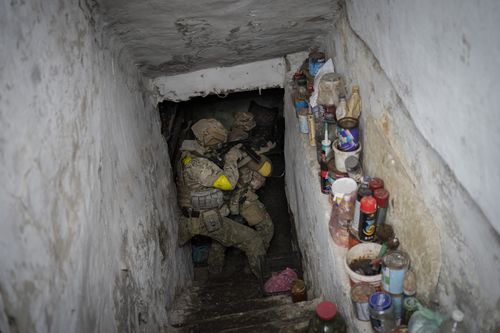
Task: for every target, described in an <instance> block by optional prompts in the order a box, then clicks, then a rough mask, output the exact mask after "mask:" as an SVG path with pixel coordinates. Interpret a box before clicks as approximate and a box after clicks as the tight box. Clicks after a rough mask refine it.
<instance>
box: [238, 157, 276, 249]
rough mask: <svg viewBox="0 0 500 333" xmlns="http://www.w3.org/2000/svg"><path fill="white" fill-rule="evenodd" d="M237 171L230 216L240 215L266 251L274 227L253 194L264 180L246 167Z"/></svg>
mask: <svg viewBox="0 0 500 333" xmlns="http://www.w3.org/2000/svg"><path fill="white" fill-rule="evenodd" d="M239 170H240V178H239V180H238V187H237V189H236V190H235V191H234V192H233V195H232V196H231V200H230V204H229V209H230V211H231V214H233V215H238V214H240V215H241V216H242V217H243V218H244V219H245V221H246V222H247V223H248V225H249V226H252V227H254V228H255V230H256V231H257V233H258V234H259V235H260V237H261V238H262V241H263V242H264V245H265V247H266V249H267V248H269V244H270V243H271V240H272V238H273V235H274V225H273V221H272V220H271V217H270V216H269V213H268V212H267V210H266V207H265V206H264V204H263V203H262V202H260V201H259V196H258V195H257V194H256V193H255V191H256V190H257V189H259V188H260V187H261V186H262V185H264V182H265V178H264V177H262V176H261V175H259V174H258V173H257V172H256V171H254V170H252V169H250V168H249V167H247V166H244V167H242V168H240V169H239Z"/></svg>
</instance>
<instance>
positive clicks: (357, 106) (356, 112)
mask: <svg viewBox="0 0 500 333" xmlns="http://www.w3.org/2000/svg"><path fill="white" fill-rule="evenodd" d="M360 114H361V97H360V96H359V86H357V85H355V86H352V93H351V96H350V97H349V100H348V101H347V116H348V117H352V118H356V119H357V118H359V116H360Z"/></svg>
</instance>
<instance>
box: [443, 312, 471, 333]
mask: <svg viewBox="0 0 500 333" xmlns="http://www.w3.org/2000/svg"><path fill="white" fill-rule="evenodd" d="M463 320H464V313H463V312H462V311H460V310H458V309H455V310H453V312H452V313H451V318H448V319H446V320H445V321H444V322H443V323H442V324H441V326H440V327H439V332H440V333H465V332H466V331H465V327H464V324H463V323H462V321H463Z"/></svg>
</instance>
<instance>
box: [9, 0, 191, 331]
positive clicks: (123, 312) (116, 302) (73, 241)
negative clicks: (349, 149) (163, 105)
mask: <svg viewBox="0 0 500 333" xmlns="http://www.w3.org/2000/svg"><path fill="white" fill-rule="evenodd" d="M87 3H92V2H86V1H80V2H73V1H57V2H56V1H41V0H33V1H2V2H1V3H0V43H1V47H0V85H1V89H0V183H1V184H2V189H1V190H0V212H1V213H0V216H1V221H2V222H1V223H0V253H1V256H0V330H1V331H2V332H3V333H7V332H17V331H20V332H35V331H36V332H114V331H120V332H124V331H147V332H154V331H158V330H159V329H160V327H163V326H165V325H167V317H166V313H165V312H166V311H165V307H168V306H169V304H171V302H172V301H173V298H174V293H175V292H176V291H177V290H179V288H180V287H182V286H183V285H185V284H186V283H187V281H189V280H190V278H191V264H190V260H189V258H190V257H189V253H188V252H187V249H181V248H178V247H177V246H176V245H175V244H176V234H177V227H176V218H177V214H178V213H177V210H176V193H175V186H174V185H173V183H172V176H171V168H170V165H169V162H168V160H169V159H168V154H167V148H166V143H165V142H164V140H163V138H162V136H161V134H160V124H159V116H158V113H157V111H156V110H155V109H154V107H153V106H152V104H151V102H150V100H151V99H150V98H149V96H148V94H147V93H146V92H145V89H144V87H143V86H144V85H143V83H142V78H141V76H140V75H139V74H138V71H137V70H136V69H135V67H134V66H133V64H132V61H131V59H129V58H127V57H126V56H125V55H124V53H122V52H121V50H122V48H123V47H122V45H120V44H119V43H115V42H114V41H113V39H111V38H110V37H109V36H108V35H107V33H106V32H105V31H104V30H103V28H102V26H103V24H102V23H101V20H100V16H99V15H98V13H96V12H95V8H93V7H89V6H87V5H86V4H87ZM77 4H80V6H78V5H77Z"/></svg>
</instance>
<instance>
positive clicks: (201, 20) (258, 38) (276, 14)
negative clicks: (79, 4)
mask: <svg viewBox="0 0 500 333" xmlns="http://www.w3.org/2000/svg"><path fill="white" fill-rule="evenodd" d="M95 1H96V2H97V3H99V5H100V6H101V7H102V8H103V9H104V10H105V13H106V16H107V18H108V24H109V27H110V29H112V30H113V31H114V32H115V33H116V34H117V35H118V36H119V37H120V39H121V40H122V41H123V43H124V45H125V46H126V48H127V51H128V52H130V53H131V54H132V56H133V58H134V60H135V62H136V64H137V66H138V67H139V68H140V70H141V71H142V72H143V73H144V74H145V75H147V76H150V77H158V76H164V75H174V74H179V73H188V72H192V71H197V70H200V69H206V68H213V67H228V66H234V65H238V64H244V63H249V62H255V61H260V60H265V59H273V58H277V57H282V56H284V55H286V54H290V53H293V52H299V51H303V50H305V49H307V48H308V47H310V46H314V45H318V44H319V43H320V41H321V37H322V36H324V35H325V34H326V33H328V31H329V29H330V27H331V24H332V22H333V18H334V17H335V15H336V14H337V13H338V10H337V8H338V2H339V1H338V0H315V1H314V2H313V3H304V1H302V0H274V1H259V0H239V1H235V0H224V1H221V0H204V1H197V0H169V1H165V0H148V1H136V0H95Z"/></svg>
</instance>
